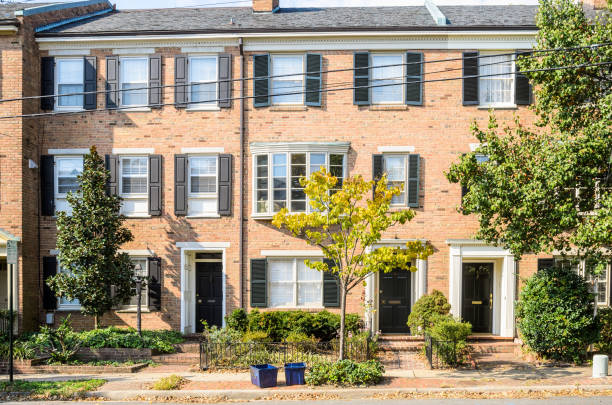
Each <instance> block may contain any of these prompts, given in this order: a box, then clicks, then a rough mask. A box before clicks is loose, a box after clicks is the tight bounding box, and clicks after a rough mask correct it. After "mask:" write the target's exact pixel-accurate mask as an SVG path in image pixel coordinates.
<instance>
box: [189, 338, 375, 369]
mask: <svg viewBox="0 0 612 405" xmlns="http://www.w3.org/2000/svg"><path fill="white" fill-rule="evenodd" d="M369 349H370V345H369V341H368V340H365V341H363V342H347V343H345V348H344V356H345V358H347V359H352V360H355V361H365V360H369V359H370V358H371V356H372V355H373V353H371V351H370V350H369ZM338 353H339V345H338V343H337V342H312V343H311V342H299V343H296V342H275V343H268V342H224V343H214V342H208V341H202V342H201V343H200V369H202V370H207V369H209V368H228V369H243V368H248V367H249V366H250V365H252V364H272V365H275V366H283V365H284V364H285V363H298V362H300V363H301V362H304V363H306V364H307V365H310V364H312V363H314V362H317V361H322V360H326V361H335V360H337V359H338Z"/></svg>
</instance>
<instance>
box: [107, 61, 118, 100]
mask: <svg viewBox="0 0 612 405" xmlns="http://www.w3.org/2000/svg"><path fill="white" fill-rule="evenodd" d="M118 89H119V57H118V56H107V57H106V108H116V107H117V106H118V105H119V92H118V91H117V90H118Z"/></svg>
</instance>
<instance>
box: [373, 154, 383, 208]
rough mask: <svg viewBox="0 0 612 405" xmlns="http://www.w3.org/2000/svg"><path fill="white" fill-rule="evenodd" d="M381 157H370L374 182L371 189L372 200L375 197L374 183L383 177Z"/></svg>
mask: <svg viewBox="0 0 612 405" xmlns="http://www.w3.org/2000/svg"><path fill="white" fill-rule="evenodd" d="M384 164H385V163H384V160H383V155H372V180H374V181H375V183H374V186H373V187H372V199H374V198H375V197H376V183H378V180H380V178H381V177H382V176H383V173H384V171H385V167H384Z"/></svg>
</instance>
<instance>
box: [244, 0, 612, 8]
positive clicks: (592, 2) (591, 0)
mask: <svg viewBox="0 0 612 405" xmlns="http://www.w3.org/2000/svg"><path fill="white" fill-rule="evenodd" d="M253 1H255V0H253ZM607 3H608V0H583V1H582V7H583V8H584V9H585V10H603V9H605V8H607V7H608V4H607Z"/></svg>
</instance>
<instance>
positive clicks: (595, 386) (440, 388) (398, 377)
mask: <svg viewBox="0 0 612 405" xmlns="http://www.w3.org/2000/svg"><path fill="white" fill-rule="evenodd" d="M173 370H174V371H173V372H169V371H167V372H163V370H155V368H153V369H145V370H143V371H142V372H139V373H135V374H109V375H95V376H91V375H49V374H46V375H18V376H17V377H16V378H18V379H26V380H68V379H82V378H103V379H105V380H107V381H108V382H107V383H106V384H105V385H104V386H102V387H101V388H100V389H99V390H98V391H95V392H91V393H89V395H90V396H91V397H96V398H104V399H108V400H126V399H134V398H138V399H155V398H167V399H172V398H175V399H181V398H183V399H184V398H191V397H198V398H201V399H206V398H207V399H208V400H210V401H211V402H212V400H213V399H214V401H223V400H254V399H265V398H279V397H282V398H287V399H291V398H292V399H323V398H324V399H333V398H336V397H337V398H339V399H345V398H352V399H359V398H398V397H400V398H401V397H402V396H404V397H406V396H414V395H415V394H420V395H427V394H435V393H439V394H440V393H444V395H449V394H450V395H456V396H461V395H467V396H469V395H470V393H472V394H480V395H482V394H485V393H488V394H486V395H487V396H491V395H492V394H493V393H500V394H501V393H503V397H524V396H529V393H532V394H533V393H538V392H540V393H543V392H550V393H554V392H556V393H557V394H556V395H561V394H567V393H572V394H575V390H577V389H580V390H583V391H586V392H595V391H596V392H598V395H609V396H612V376H609V377H606V378H599V379H593V378H591V377H590V375H591V369H590V368H588V367H555V368H552V367H539V368H536V367H530V368H521V369H518V368H507V369H495V370H421V369H410V370H397V369H396V370H390V371H388V372H387V373H386V374H385V379H384V381H383V382H382V383H381V384H379V385H377V386H374V387H368V388H339V387H315V388H312V387H308V386H286V385H285V378H284V373H283V372H282V370H279V373H278V383H279V384H278V385H279V386H278V387H275V388H267V389H259V388H257V387H255V386H253V385H252V384H251V382H250V376H249V373H248V372H243V373H227V372H224V373H211V372H194V371H187V370H183V371H178V370H177V369H176V367H173ZM169 374H177V375H180V376H182V377H184V378H186V379H187V380H188V381H189V382H188V383H187V384H185V385H184V386H183V387H182V389H181V390H177V391H153V390H150V389H149V386H150V384H152V383H153V382H155V381H157V380H158V379H159V378H161V377H163V376H166V375H169Z"/></svg>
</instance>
